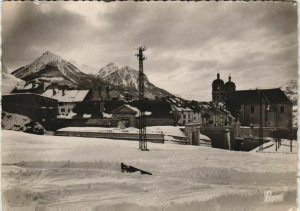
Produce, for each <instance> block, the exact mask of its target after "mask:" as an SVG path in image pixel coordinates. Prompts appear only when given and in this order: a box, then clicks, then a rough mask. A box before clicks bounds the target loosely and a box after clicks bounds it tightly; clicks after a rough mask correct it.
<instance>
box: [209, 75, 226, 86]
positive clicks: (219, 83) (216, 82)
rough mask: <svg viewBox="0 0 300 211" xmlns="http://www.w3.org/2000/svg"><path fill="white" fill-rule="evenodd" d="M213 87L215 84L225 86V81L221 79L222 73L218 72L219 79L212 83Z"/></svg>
mask: <svg viewBox="0 0 300 211" xmlns="http://www.w3.org/2000/svg"><path fill="white" fill-rule="evenodd" d="M212 85H213V87H214V86H220V85H221V86H224V81H223V80H222V79H220V73H218V74H217V79H215V80H214V81H213V83H212Z"/></svg>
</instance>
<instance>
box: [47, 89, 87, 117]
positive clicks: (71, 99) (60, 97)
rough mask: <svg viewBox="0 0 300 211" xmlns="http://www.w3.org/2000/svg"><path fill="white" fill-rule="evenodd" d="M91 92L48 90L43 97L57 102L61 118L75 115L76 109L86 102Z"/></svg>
mask: <svg viewBox="0 0 300 211" xmlns="http://www.w3.org/2000/svg"><path fill="white" fill-rule="evenodd" d="M89 92H90V91H89V90H65V89H48V90H46V91H45V92H44V93H43V94H42V96H44V97H48V98H52V99H55V100H57V102H58V114H59V116H68V115H72V114H73V113H74V112H73V109H74V107H75V106H76V105H77V104H78V103H80V102H82V101H84V100H85V99H86V98H87V97H88V95H89ZM74 115H75V114H74Z"/></svg>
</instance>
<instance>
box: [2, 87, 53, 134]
mask: <svg viewBox="0 0 300 211" xmlns="http://www.w3.org/2000/svg"><path fill="white" fill-rule="evenodd" d="M2 110H3V111H6V112H8V113H15V114H20V115H24V116H27V117H29V118H30V119H31V120H33V121H36V122H39V123H40V124H42V125H43V126H44V127H45V128H46V129H53V128H54V124H55V120H56V116H57V114H58V105H57V100H55V99H52V98H48V97H44V96H41V95H38V94H32V93H18V94H9V95H3V96H2Z"/></svg>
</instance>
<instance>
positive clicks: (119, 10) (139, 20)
mask: <svg viewBox="0 0 300 211" xmlns="http://www.w3.org/2000/svg"><path fill="white" fill-rule="evenodd" d="M2 15H3V16H2V61H3V62H4V65H5V66H6V67H8V69H9V70H10V71H13V70H15V69H16V68H18V67H20V66H22V65H26V64H29V63H30V62H32V61H33V60H34V59H36V58H37V57H39V56H40V55H41V54H42V53H43V52H45V51H47V50H50V51H52V52H53V53H55V54H58V55H60V56H61V57H63V58H65V59H72V60H75V61H76V62H77V63H80V64H85V65H88V66H92V67H96V68H97V69H100V68H101V67H103V66H105V65H106V64H108V63H110V62H114V63H115V64H117V65H118V66H124V65H128V66H131V67H133V68H135V69H138V61H137V58H136V57H135V54H136V48H137V47H138V46H139V45H144V46H146V47H147V51H146V52H145V55H146V56H147V60H145V63H144V66H145V67H144V71H145V73H146V74H147V76H148V78H149V79H150V81H151V82H152V83H154V84H155V85H156V86H159V87H161V88H164V89H166V90H168V91H169V92H172V93H174V94H178V95H180V96H182V97H184V98H187V99H195V100H211V83H212V81H213V80H214V79H215V78H216V74H217V72H218V71H219V72H220V74H221V78H222V79H223V80H224V81H227V79H228V75H229V74H231V76H232V80H233V81H234V82H235V83H236V86H237V89H250V88H253V89H254V88H257V87H258V88H273V87H279V86H281V85H282V84H284V83H285V82H286V81H288V80H289V79H293V78H296V77H297V47H298V43H297V7H296V6H295V5H293V4H292V3H274V2H251V3H246V2H188V3H187V2H139V3H137V2H115V3H105V2H70V1H68V2H41V3H40V5H36V4H34V3H33V2H4V3H2Z"/></svg>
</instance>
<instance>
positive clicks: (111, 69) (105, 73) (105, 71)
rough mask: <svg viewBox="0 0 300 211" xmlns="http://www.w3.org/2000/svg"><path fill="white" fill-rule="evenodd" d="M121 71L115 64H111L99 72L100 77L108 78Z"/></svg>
mask: <svg viewBox="0 0 300 211" xmlns="http://www.w3.org/2000/svg"><path fill="white" fill-rule="evenodd" d="M118 70H119V67H118V66H117V65H116V64H114V63H109V64H108V65H106V66H104V67H102V68H101V69H100V70H99V72H98V74H97V75H98V77H100V78H106V77H107V76H109V75H110V74H112V73H114V72H116V71H118Z"/></svg>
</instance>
